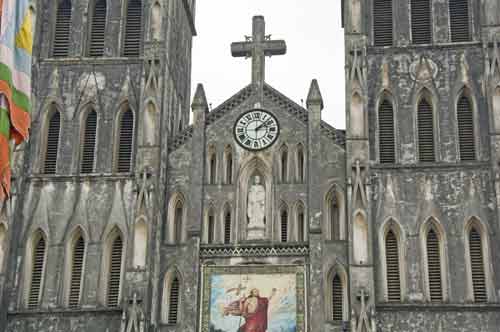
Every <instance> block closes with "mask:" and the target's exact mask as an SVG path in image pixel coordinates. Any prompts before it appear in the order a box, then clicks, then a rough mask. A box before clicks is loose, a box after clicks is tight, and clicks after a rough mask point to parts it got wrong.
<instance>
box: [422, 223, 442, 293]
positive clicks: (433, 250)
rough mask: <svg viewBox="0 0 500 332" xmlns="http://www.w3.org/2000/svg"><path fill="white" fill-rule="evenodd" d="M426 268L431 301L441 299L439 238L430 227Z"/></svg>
mask: <svg viewBox="0 0 500 332" xmlns="http://www.w3.org/2000/svg"><path fill="white" fill-rule="evenodd" d="M426 244H427V270H428V281H429V294H430V300H431V302H442V301H443V287H442V280H441V250H440V244H439V238H438V236H437V234H436V232H435V231H434V230H433V229H431V230H429V232H428V233H427V243H426Z"/></svg>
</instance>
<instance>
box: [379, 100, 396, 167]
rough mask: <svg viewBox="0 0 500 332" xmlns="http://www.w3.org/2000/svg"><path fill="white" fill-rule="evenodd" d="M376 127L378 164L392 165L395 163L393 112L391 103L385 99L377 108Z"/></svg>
mask: <svg viewBox="0 0 500 332" xmlns="http://www.w3.org/2000/svg"><path fill="white" fill-rule="evenodd" d="M378 127H379V128H378V129H379V154H380V163H382V164H393V163H395V162H396V153H395V139H394V136H395V135H394V110H393V108H392V103H391V102H389V101H388V100H387V99H384V101H383V102H382V103H381V104H380V107H379V111H378Z"/></svg>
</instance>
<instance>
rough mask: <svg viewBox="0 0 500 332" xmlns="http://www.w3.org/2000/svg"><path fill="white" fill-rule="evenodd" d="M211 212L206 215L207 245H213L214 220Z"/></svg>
mask: <svg viewBox="0 0 500 332" xmlns="http://www.w3.org/2000/svg"><path fill="white" fill-rule="evenodd" d="M214 219H215V218H214V214H213V212H210V214H209V215H208V243H210V244H212V243H214V237H215V220H214Z"/></svg>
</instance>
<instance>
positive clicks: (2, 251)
mask: <svg viewBox="0 0 500 332" xmlns="http://www.w3.org/2000/svg"><path fill="white" fill-rule="evenodd" d="M6 243H7V231H6V229H5V226H4V225H3V224H1V223H0V274H2V273H3V270H4V268H3V265H4V262H5V256H6V250H7V248H6V247H7V244H6Z"/></svg>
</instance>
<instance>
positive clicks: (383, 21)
mask: <svg viewBox="0 0 500 332" xmlns="http://www.w3.org/2000/svg"><path fill="white" fill-rule="evenodd" d="M373 39H374V45H375V46H392V41H393V32H392V0H374V1H373Z"/></svg>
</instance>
